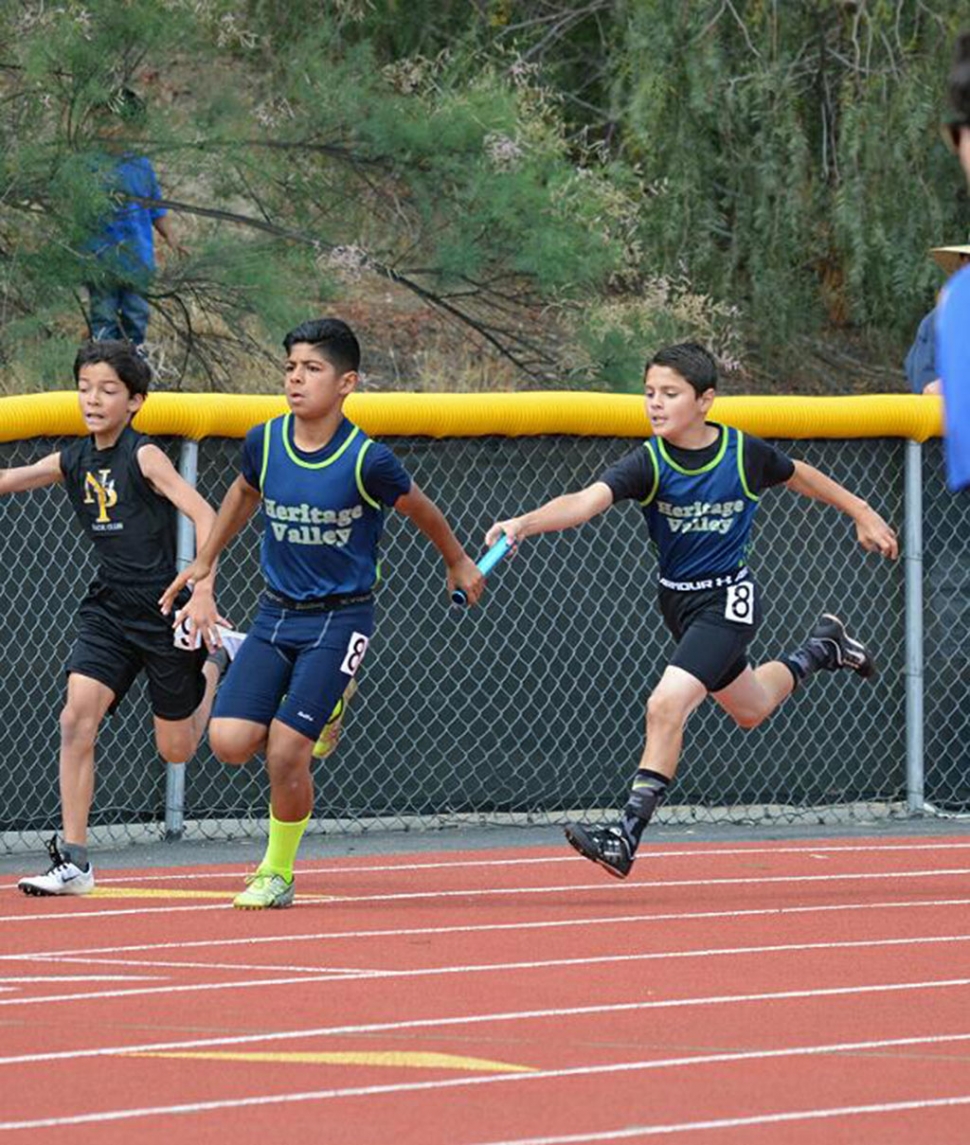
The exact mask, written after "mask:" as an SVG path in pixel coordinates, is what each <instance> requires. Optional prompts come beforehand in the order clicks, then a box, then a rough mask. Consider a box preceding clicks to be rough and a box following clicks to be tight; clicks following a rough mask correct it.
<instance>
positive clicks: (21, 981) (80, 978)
mask: <svg viewBox="0 0 970 1145" xmlns="http://www.w3.org/2000/svg"><path fill="white" fill-rule="evenodd" d="M78 961H81V959H78ZM84 961H85V962H87V959H84ZM130 965H135V963H131V964H130ZM140 965H141V966H142V967H143V968H144V969H148V967H146V966H145V964H144V962H142V963H141V964H140ZM165 978H166V975H164V974H57V975H50V976H47V975H43V974H35V975H33V976H31V977H29V978H9V977H7V976H6V975H4V977H2V978H0V984H6V983H17V984H18V985H28V984H30V983H40V984H41V985H43V983H45V982H161V981H164V979H165Z"/></svg>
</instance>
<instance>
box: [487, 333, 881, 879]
mask: <svg viewBox="0 0 970 1145" xmlns="http://www.w3.org/2000/svg"><path fill="white" fill-rule="evenodd" d="M716 386H717V367H716V364H715V362H714V359H713V358H712V357H711V355H710V354H709V353H708V352H707V351H706V350H705V349H704V348H703V346H699V345H697V344H696V343H693V342H685V343H681V344H679V345H676V346H669V347H666V348H665V349H663V350H660V351H659V352H658V353H657V354H656V355H654V357H653V358H652V359H651V360H650V361H649V362H648V363H647V369H646V377H645V392H646V407H647V416H648V417H649V418H650V424H651V428H652V429H653V432H654V437H653V438H652V439H651V440H649V441H647V442H646V443H645V444H644V445H643V446H641V447H639V448H638V449H636V450H634V451H633V452H632V453H630V454H628V455H627V456H626V457H624V458H622V459H621V460H620V461H619V462H617V463H616V464H615V465H612V466H610V468H609V469H607V470H606V472H605V473H604V474H603V475H602V477H601V478H600V479H599V480H598V481H596V482H594V483H593V484H592V485H590V486H588V487H587V488H585V489H583V490H581V491H580V492H578V493H570V494H567V495H566V496H563V497H556V498H555V499H553V500H552V501H549V502H547V503H546V504H545V505H542V506H541V507H540V508H538V509H535V510H533V511H532V512H530V513H525V514H523V515H522V516H521V517H513V518H511V519H509V520H506V521H499V522H497V523H496V524H494V525H493V526H492V527H491V528H490V529H489V531H488V533H487V535H486V538H485V540H486V544H488V545H491V544H494V542H495V541H496V540H498V538H499V537H500V536H501V535H502V534H504V535H505V536H506V537H507V538H508V539H509V541H511V542H512V543H513V544H514V543H516V542H518V541H521V540H522V539H523V538H525V537H529V536H532V535H533V534H535V533H548V532H556V531H558V530H561V529H568V528H572V527H574V526H576V525H581V524H583V523H584V522H585V521H588V520H590V519H591V518H592V517H595V516H596V515H597V514H599V513H602V512H604V511H605V510H606V509H608V508H609V507H610V506H611V505H613V504H615V503H616V502H617V501H623V500H628V499H632V500H635V501H637V502H639V504H640V505H641V506H642V509H643V514H644V517H645V518H646V521H647V526H648V528H649V531H650V536H651V539H652V540H653V542H654V545H655V547H656V549H657V554H658V561H659V573H660V577H659V603H660V610H661V613H662V614H663V618H664V621H665V622H666V624H667V627H668V628H669V629H670V632H671V633H672V635H673V637H674V639H675V640H676V642H677V644H676V647H675V649H674V653H673V655H672V657H671V658H670V662H669V664H668V666H667V668H666V669H665V671H664V673H663V676H662V677H661V679H660V682H659V684H658V685H657V687H656V688H655V689H654V690H653V692H652V693H651V695H650V697H649V699H648V700H647V739H646V746H645V747H644V750H643V754H642V756H641V759H640V764H639V770H638V771H637V774H636V777H635V778H634V781H633V788H632V790H631V793H630V797H629V800H628V802H627V804H626V806H625V807H624V809H623V813H622V816H621V819H620V822H619V823H618V824H615V825H612V826H608V827H589V826H585V825H582V824H574V825H572V826H570V827H567V829H566V837H567V839H568V840H569V842H570V843H571V844H572V845H573V846H574V847H575V848H576V850H577V851H579V852H580V854H582V855H584V856H585V857H586V858H588V859H591V860H592V861H593V862H596V863H599V865H600V866H602V867H603V868H605V869H606V870H607V871H609V873H610V874H612V875H616V876H617V877H619V878H624V877H625V876H626V875H627V874H629V872H630V868H631V867H632V865H633V858H634V855H635V853H636V849H637V846H638V845H639V842H640V836H641V835H642V833H643V829H644V827H646V825H647V823H648V822H649V820H650V817H651V816H652V815H653V813H654V811H655V810H656V809H657V808H658V807H659V806H660V805H661V803H662V802H663V800H664V797H665V795H666V792H667V788H668V786H669V785H670V783H671V781H672V780H673V778H674V775H675V773H676V771H677V763H678V760H679V758H680V750H681V743H682V740H683V732H684V726H685V724H686V723H687V719H688V717H689V716H690V714H691V712H693V711H694V709H695V708H697V706H698V705H699V704H700V703H701V701H702V700H703V699H704V698H705V696H707V695H712V696H713V697H714V699H715V700H717V702H718V703H719V704H720V705H721V707H722V708H724V710H725V711H726V712H727V713H728V714H729V715H730V716H731V717H732V718H733V719H734V720H735V722H736V723H737V724H739V725H740V726H741V727H745V728H753V727H757V726H758V724H760V723H761V722H762V721H763V720H765V719H766V718H767V717H768V716H769V715H771V713H772V712H773V711H774V710H775V709H776V708H777V707H778V706H779V704H781V703H782V701H784V700H785V699H786V698H787V697H788V696H789V695H791V693H792V692H793V691H794V690H795V688H796V687H797V685H798V684H799V683H801V681H802V680H804V679H805V678H806V677H807V676H809V675H810V674H811V673H813V672H816V671H819V670H824V671H835V670H838V669H841V668H847V669H851V670H853V671H855V672H857V673H858V674H859V675H860V676H863V677H868V676H871V675H873V673H874V671H875V668H874V665H873V661H872V658H871V656H870V655H869V653H868V651H867V650H866V649H865V647H864V646H863V645H862V644H861V643H860V642H859V641H858V640H854V639H853V638H852V637H851V636H849V635H848V633H847V632H846V630H845V626H844V624H843V623H842V621H841V620H839V619H838V617H835V616H831V615H828V614H826V615H824V616H822V618H821V619H820V620H819V622H818V623H817V624H816V626H815V628H814V629H813V631H812V633H811V635H810V636H809V637H808V639H807V640H806V641H805V643H804V644H803V645H802V646H801V647H800V648H797V649H796V650H795V651H794V652H792V653H790V654H789V655H788V656H785V657H783V658H781V659H780V660H772V661H770V662H768V663H766V664H762V665H761V666H760V667H758V668H752V667H751V666H750V665H749V664H748V661H747V656H746V649H747V647H748V645H749V644H750V642H751V641H752V639H753V638H754V635H755V632H756V631H757V628H758V624H759V623H760V620H761V599H760V592H759V590H758V588H757V585H756V584H755V581H754V578H753V577H752V575H751V573H750V571H749V570H748V568H747V564H746V561H747V550H748V542H749V539H750V536H751V528H752V525H753V523H754V514H755V511H756V509H757V505H758V498H759V495H760V493H761V492H762V490H764V489H768V488H771V487H772V486H774V485H786V486H787V487H788V488H789V489H793V490H794V491H795V492H796V493H801V494H802V495H803V496H806V497H812V498H815V499H817V500H820V501H824V502H825V503H826V504H828V505H833V506H834V507H835V508H837V509H840V510H841V511H842V512H843V513H845V514H847V515H848V516H849V517H851V518H852V519H853V521H854V522H855V526H856V535H857V537H858V540H859V543H860V544H861V545H862V547H863V548H864V549H866V550H867V551H869V552H878V553H881V554H882V555H883V556H886V557H890V558H895V557H896V556H897V553H898V549H897V543H896V535H895V533H894V532H893V530H892V529H891V528H890V527H889V526H888V525H887V524H886V522H885V521H883V519H882V518H881V517H880V516H879V514H878V513H876V512H875V511H874V510H873V509H871V508H870V507H869V506H868V505H867V504H866V503H865V502H864V501H862V500H860V499H859V498H858V497H856V496H854V495H853V494H852V493H850V492H849V491H848V490H847V489H844V488H843V487H842V486H841V485H839V484H838V483H837V482H835V481H833V480H831V478H829V477H826V476H825V475H824V474H823V473H820V472H819V471H818V470H817V469H815V468H813V467H812V466H811V465H807V464H806V463H805V462H803V461H793V460H792V459H791V458H789V457H787V456H786V455H785V454H784V453H782V452H781V451H780V450H778V449H775V448H774V447H773V446H771V445H769V444H768V443H767V442H764V441H762V440H760V439H759V438H756V437H751V436H749V435H746V434H743V433H741V431H740V430H737V429H734V428H732V427H730V426H724V425H718V424H717V423H714V422H709V421H707V414H708V412H709V410H710V408H711V405H712V404H713V402H714V397H715V389H716Z"/></svg>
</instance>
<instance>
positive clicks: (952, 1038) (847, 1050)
mask: <svg viewBox="0 0 970 1145" xmlns="http://www.w3.org/2000/svg"><path fill="white" fill-rule="evenodd" d="M968 1041H970V1033H961V1034H928V1035H925V1036H921V1037H908V1038H881V1039H878V1040H873V1041H867V1042H831V1043H828V1044H825V1045H814V1046H791V1047H785V1048H783V1049H769V1050H738V1051H732V1052H729V1053H712V1054H702V1055H696V1056H694V1057H679V1058H648V1059H646V1060H643V1061H630V1062H611V1063H609V1064H607V1065H594V1066H574V1067H571V1068H567V1069H551V1070H536V1071H535V1072H533V1073H500V1074H485V1075H477V1076H473V1077H460V1078H445V1079H441V1080H438V1081H412V1082H398V1083H395V1084H389V1085H360V1086H347V1087H345V1088H343V1089H318V1090H311V1091H308V1092H304V1093H283V1094H279V1093H274V1094H266V1095H261V1096H258V1097H238V1098H227V1099H223V1100H216V1101H196V1102H186V1103H181V1104H178V1105H155V1106H146V1107H137V1108H133V1109H105V1110H100V1111H99V1112H96V1113H78V1114H73V1115H67V1116H63V1117H44V1118H38V1119H35V1120H29V1121H4V1122H0V1131H9V1130H17V1129H51V1128H57V1127H60V1126H66V1125H87V1124H97V1123H106V1122H112V1121H126V1120H131V1119H133V1118H139V1117H166V1116H169V1117H170V1116H176V1115H180V1114H192V1113H210V1112H214V1111H215V1110H220V1109H247V1108H250V1109H251V1108H253V1107H254V1106H266V1105H288V1104H293V1103H296V1102H304V1101H329V1100H335V1099H339V1098H343V1097H375V1096H384V1095H386V1094H406V1093H426V1092H429V1091H432V1092H433V1091H436V1090H438V1091H440V1090H448V1089H459V1088H468V1087H470V1086H483V1085H518V1084H524V1083H526V1082H540V1081H558V1080H561V1079H564V1078H574V1077H597V1076H604V1075H609V1074H623V1073H640V1072H646V1071H649V1070H663V1069H675V1068H688V1069H692V1068H695V1067H697V1066H706V1065H726V1064H730V1063H734V1062H751V1061H769V1060H772V1059H780V1058H797V1057H820V1056H824V1055H828V1054H839V1055H842V1054H855V1053H863V1054H865V1053H870V1052H871V1051H872V1050H885V1049H899V1048H903V1047H910V1046H934V1045H936V1046H939V1045H953V1044H956V1043H959V1042H968Z"/></svg>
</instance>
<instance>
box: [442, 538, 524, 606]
mask: <svg viewBox="0 0 970 1145" xmlns="http://www.w3.org/2000/svg"><path fill="white" fill-rule="evenodd" d="M511 548H512V546H511V544H509V539H508V537H507V536H506V535H505V534H504V533H503V534H502V535H501V537H499V539H498V540H497V541H496V542H495V544H494V545H492V547H491V548H490V549H489V550H488V552H487V553H485V554H484V556H481V557H479V558H478V560H477V561H476V562H475V564H476V565H477V566H478V571H479V572H480V573H481V574H482V576H488V574H489V573H490V572H491V571H492V569H493V568H495V566H496V565H497V564H498V562H499V561H500V560H501V559H502V557H504V556H505V554H506V553H507V552H509V551H510V550H511ZM451 603H452V604H467V603H468V597H467V596H465V592H464V589H460V588H456V589H455V591H454V592H453V593H452V594H451Z"/></svg>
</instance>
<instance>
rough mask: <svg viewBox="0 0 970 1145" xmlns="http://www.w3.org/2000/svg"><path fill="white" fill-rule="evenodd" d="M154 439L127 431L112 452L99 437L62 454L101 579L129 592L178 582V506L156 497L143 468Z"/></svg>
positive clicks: (80, 442)
mask: <svg viewBox="0 0 970 1145" xmlns="http://www.w3.org/2000/svg"><path fill="white" fill-rule="evenodd" d="M147 444H151V438H149V437H145V435H144V434H141V433H136V432H135V430H133V429H132V428H131V426H130V425H128V426H125V428H124V429H123V430H122V432H121V436H120V437H119V438H118V440H117V441H116V442H115V444H114V445H113V446H111V447H110V448H109V449H98V448H97V447H96V446H95V443H94V438H93V437H83V438H79V439H78V440H77V441H72V442H71V444H70V445H68V446H67V447H66V448H65V449H62V450H61V472H62V473H63V475H64V484H65V486H66V488H67V494H68V497H69V498H70V500H71V506H72V508H73V509H74V512H75V514H76V515H77V518H78V520H79V521H80V522H81V528H82V530H83V531H84V533H85V535H86V536H87V537H89V538H90V539H91V543H92V544H93V545H94V550H95V553H96V555H97V559H98V576H99V579H101V580H103V581H104V582H106V583H107V584H113V585H118V586H120V587H125V588H139V587H142V586H145V587H151V588H152V589H154V588H157V587H158V586H160V585H161V586H164V585H166V584H168V583H169V581H171V580H172V578H173V577H174V576H175V571H176V569H175V537H176V511H175V506H174V505H173V504H172V503H171V501H169V500H168V498H167V497H163V496H161V494H159V493H156V492H155V490H154V489H152V487H151V486H150V485H149V483H148V482H147V481H146V480H145V477H144V475H143V474H142V472H141V470H140V469H139V467H138V450H139V449H140V448H141V447H142V446H143V445H147Z"/></svg>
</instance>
